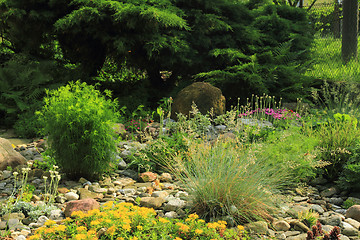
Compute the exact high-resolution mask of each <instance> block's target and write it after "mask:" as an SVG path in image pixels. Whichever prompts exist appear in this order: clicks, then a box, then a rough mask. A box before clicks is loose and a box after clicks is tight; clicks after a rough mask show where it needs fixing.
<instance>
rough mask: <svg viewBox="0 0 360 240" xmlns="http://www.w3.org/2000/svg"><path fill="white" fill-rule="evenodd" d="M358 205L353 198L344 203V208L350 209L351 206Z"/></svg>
mask: <svg viewBox="0 0 360 240" xmlns="http://www.w3.org/2000/svg"><path fill="white" fill-rule="evenodd" d="M356 204H357V202H356V201H354V199H352V198H347V199H346V200H345V201H344V203H343V205H342V207H343V208H345V209H348V208H350V207H351V206H353V205H356Z"/></svg>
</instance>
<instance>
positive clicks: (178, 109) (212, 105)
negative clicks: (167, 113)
mask: <svg viewBox="0 0 360 240" xmlns="http://www.w3.org/2000/svg"><path fill="white" fill-rule="evenodd" d="M193 102H194V103H195V104H196V106H197V108H198V109H199V111H200V112H201V113H202V114H207V113H208V112H209V111H210V110H211V109H213V113H214V114H215V115H222V114H224V113H225V97H224V96H223V95H222V93H221V90H220V89H219V88H217V87H214V86H212V85H211V84H209V83H205V82H195V83H193V84H191V85H190V86H187V87H186V88H184V89H182V90H181V91H180V92H179V93H178V95H177V96H176V98H175V99H174V103H173V107H172V111H171V118H173V119H176V113H182V114H184V115H186V116H189V112H190V111H191V105H192V104H193Z"/></svg>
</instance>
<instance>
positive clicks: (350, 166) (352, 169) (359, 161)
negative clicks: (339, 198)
mask: <svg viewBox="0 0 360 240" xmlns="http://www.w3.org/2000/svg"><path fill="white" fill-rule="evenodd" d="M351 152H352V155H351V156H350V157H349V159H348V160H347V161H346V163H345V164H344V170H343V172H342V173H341V175H340V178H339V182H338V183H339V184H340V185H341V186H342V187H343V188H345V189H354V190H356V189H360V155H359V154H360V144H359V143H358V142H357V143H356V145H355V146H354V147H353V148H352V149H351ZM344 204H345V203H344Z"/></svg>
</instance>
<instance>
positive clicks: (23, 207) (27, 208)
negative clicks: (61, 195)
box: [0, 201, 58, 221]
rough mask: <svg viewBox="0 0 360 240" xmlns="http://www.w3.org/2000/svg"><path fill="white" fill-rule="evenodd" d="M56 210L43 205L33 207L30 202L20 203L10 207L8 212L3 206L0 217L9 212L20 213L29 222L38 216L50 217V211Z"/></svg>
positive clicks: (53, 207)
mask: <svg viewBox="0 0 360 240" xmlns="http://www.w3.org/2000/svg"><path fill="white" fill-rule="evenodd" d="M57 209H58V208H57V207H56V206H52V205H46V204H45V203H42V204H36V205H34V204H32V203H30V202H25V201H20V202H17V203H15V204H14V205H12V207H11V209H10V211H9V209H6V208H4V206H3V207H2V208H1V210H0V216H3V215H4V214H6V213H9V212H14V213H16V212H22V213H23V214H24V215H25V217H29V218H30V219H31V220H33V221H35V220H37V219H38V218H39V217H40V216H43V215H46V216H50V213H51V211H52V210H57Z"/></svg>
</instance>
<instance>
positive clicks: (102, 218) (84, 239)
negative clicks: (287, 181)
mask: <svg viewBox="0 0 360 240" xmlns="http://www.w3.org/2000/svg"><path fill="white" fill-rule="evenodd" d="M198 218H199V217H198V215H196V214H190V215H189V216H188V218H187V219H185V220H178V219H166V218H161V217H160V218H159V217H156V212H155V210H154V209H150V208H145V207H138V206H135V205H133V204H131V203H114V202H107V203H105V204H104V205H103V206H102V208H101V210H99V209H93V210H90V211H88V212H87V213H85V212H81V211H75V212H73V214H72V216H71V218H66V219H64V220H63V221H62V222H61V223H57V222H55V221H52V220H48V221H47V222H46V223H45V224H44V226H43V227H40V228H38V229H37V230H36V232H35V234H34V235H32V236H30V237H29V238H28V239H29V240H32V239H44V240H45V239H59V240H60V239H75V240H97V239H111V240H121V239H123V240H129V239H134V240H135V239H177V240H180V239H208V240H210V239H248V238H247V235H246V232H245V231H244V229H243V227H242V226H239V227H238V228H237V229H227V228H226V222H224V221H218V222H213V223H205V221H204V220H202V219H198Z"/></svg>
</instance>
